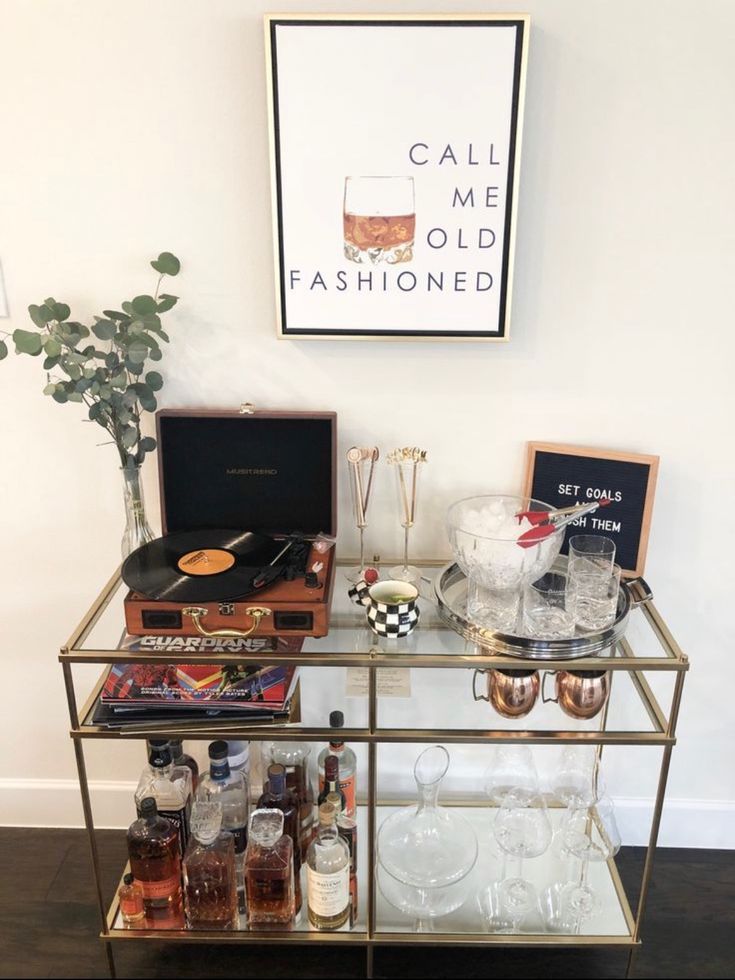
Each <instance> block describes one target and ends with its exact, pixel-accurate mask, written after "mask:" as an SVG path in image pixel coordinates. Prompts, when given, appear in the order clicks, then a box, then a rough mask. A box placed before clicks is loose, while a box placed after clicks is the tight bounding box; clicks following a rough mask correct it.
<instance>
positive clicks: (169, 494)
mask: <svg viewBox="0 0 735 980" xmlns="http://www.w3.org/2000/svg"><path fill="white" fill-rule="evenodd" d="M156 425H157V434H158V475H159V482H160V490H161V521H162V524H163V530H164V533H169V532H171V531H184V530H192V529H195V528H220V527H228V528H245V529H247V530H250V531H260V532H264V533H266V534H282V533H284V532H285V533H290V532H291V531H300V532H301V533H302V534H305V535H308V536H312V535H315V534H318V533H319V532H320V531H323V532H324V533H325V534H336V532H337V515H336V439H337V416H336V413H334V412H253V414H242V413H240V412H227V411H197V410H180V409H175V410H174V409H163V410H162V411H160V412H158V413H157V416H156Z"/></svg>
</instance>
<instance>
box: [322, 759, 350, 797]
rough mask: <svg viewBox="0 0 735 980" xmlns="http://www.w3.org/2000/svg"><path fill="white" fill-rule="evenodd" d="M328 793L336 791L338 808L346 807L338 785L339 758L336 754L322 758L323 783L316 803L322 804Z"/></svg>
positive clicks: (342, 793) (343, 795)
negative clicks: (338, 802)
mask: <svg viewBox="0 0 735 980" xmlns="http://www.w3.org/2000/svg"><path fill="white" fill-rule="evenodd" d="M330 793H336V794H337V796H338V797H339V800H340V806H339V809H340V810H346V809H347V798H346V797H345V794H344V792H343V791H342V790H341V789H340V786H339V759H338V758H337V756H336V755H328V756H327V758H326V759H325V760H324V785H323V786H322V791H321V793H320V794H319V797H318V799H317V803H318V805H319V806H321V805H322V803H324V802H325V801H326V799H327V797H328V796H329V794H330Z"/></svg>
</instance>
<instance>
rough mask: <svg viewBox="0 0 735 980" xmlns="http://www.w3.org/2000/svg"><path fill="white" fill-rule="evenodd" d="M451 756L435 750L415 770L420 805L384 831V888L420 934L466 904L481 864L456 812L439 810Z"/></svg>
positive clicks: (381, 876) (402, 812)
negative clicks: (472, 881)
mask: <svg viewBox="0 0 735 980" xmlns="http://www.w3.org/2000/svg"><path fill="white" fill-rule="evenodd" d="M448 768H449V753H448V752H447V750H446V749H445V748H444V747H443V746H442V745H433V746H430V747H429V748H427V749H424V751H423V752H422V753H421V755H419V757H418V759H417V760H416V764H415V766H414V770H413V775H414V779H415V780H416V787H417V792H418V802H417V804H416V805H415V806H410V807H406V808H405V809H402V810H399V811H398V812H397V813H393V814H391V815H390V816H389V817H388V818H387V819H386V820H385V821H384V822H383V824H382V826H381V828H380V830H379V832H378V885H379V887H380V890H381V892H382V893H383V895H384V897H385V898H386V899H387V901H388V902H389V903H390V904H391V905H392V906H393V907H394V908H396V909H398V910H399V911H400V912H403V913H405V914H406V915H410V916H412V917H413V919H414V929H415V931H416V932H426V931H431V923H432V920H433V919H434V918H437V917H438V916H442V915H448V914H449V913H450V912H454V911H455V910H456V909H458V908H459V907H460V906H461V905H462V904H464V902H465V900H466V898H467V896H468V894H469V889H470V878H469V875H470V872H471V871H472V869H473V868H474V866H475V863H476V861H477V852H478V846H477V836H476V835H475V831H474V830H473V829H472V826H471V825H470V824H469V823H468V822H467V820H465V818H464V817H462V816H461V815H460V814H458V813H456V812H455V810H454V809H449V808H448V809H445V808H444V807H441V806H439V803H438V800H439V788H440V785H441V781H442V779H443V778H444V776H445V775H446V772H447V770H448Z"/></svg>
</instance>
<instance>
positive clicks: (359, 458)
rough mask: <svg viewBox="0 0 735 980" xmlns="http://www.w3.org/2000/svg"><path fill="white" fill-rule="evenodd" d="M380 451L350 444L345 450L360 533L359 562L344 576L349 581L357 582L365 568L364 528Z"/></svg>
mask: <svg viewBox="0 0 735 980" xmlns="http://www.w3.org/2000/svg"><path fill="white" fill-rule="evenodd" d="M379 456H380V452H379V451H378V447H377V446H352V448H351V449H348V450H347V466H348V469H349V473H350V494H351V496H352V514H353V517H354V520H355V524H356V526H357V530H358V531H359V533H360V563H359V565H356V566H353V567H352V568H348V569H347V571H346V572H345V576H346V578H347V580H348V581H349V582H353V583H354V582H358V581H359V580H360V579H361V578H362V573H363V571H364V570H365V528H366V527H367V512H368V505H369V503H370V491H371V489H372V485H373V470H374V469H375V464H376V462H377V461H378V457H379Z"/></svg>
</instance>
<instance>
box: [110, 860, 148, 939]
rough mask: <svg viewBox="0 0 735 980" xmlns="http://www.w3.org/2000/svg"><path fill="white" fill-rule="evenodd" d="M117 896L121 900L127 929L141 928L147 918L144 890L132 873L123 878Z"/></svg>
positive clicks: (122, 913)
mask: <svg viewBox="0 0 735 980" xmlns="http://www.w3.org/2000/svg"><path fill="white" fill-rule="evenodd" d="M117 895H118V898H119V899H120V915H121V916H122V920H123V923H124V924H125V926H126V928H128V929H131V928H135V927H136V926H137V927H138V928H140V926H142V925H143V924H144V923H143V919H144V918H145V906H144V905H143V889H142V888H141V887H140V885H139V884H138V882H137V881H136V880H135V878H134V877H133V876H132V875H131V874H130V873H128V874H126V875H125V877H124V878H123V883H122V885H120V888H119V890H118V893H117Z"/></svg>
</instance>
